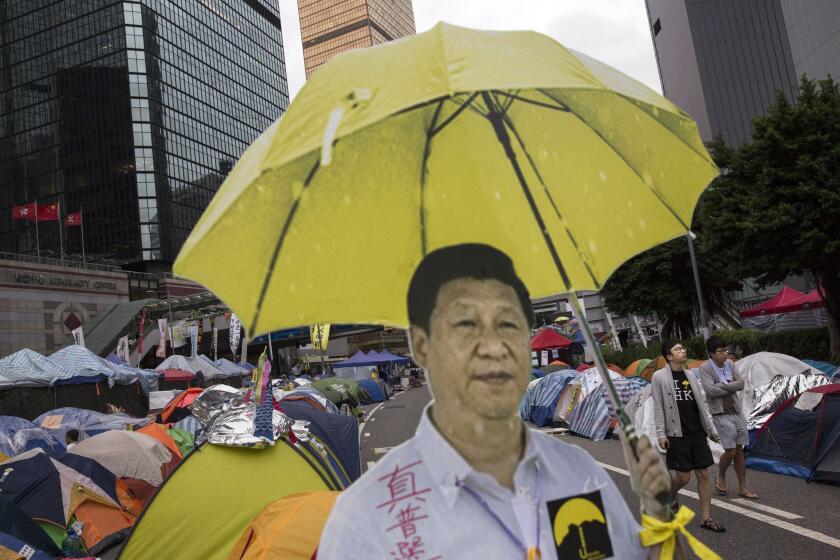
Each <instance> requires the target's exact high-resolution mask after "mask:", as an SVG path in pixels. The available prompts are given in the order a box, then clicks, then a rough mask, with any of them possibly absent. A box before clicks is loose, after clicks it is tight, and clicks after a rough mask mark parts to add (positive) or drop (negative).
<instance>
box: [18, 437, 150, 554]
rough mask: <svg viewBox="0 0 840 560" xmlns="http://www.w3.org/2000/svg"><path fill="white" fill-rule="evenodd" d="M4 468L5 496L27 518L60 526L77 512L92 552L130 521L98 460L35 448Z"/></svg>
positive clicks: (122, 531) (109, 541)
mask: <svg viewBox="0 0 840 560" xmlns="http://www.w3.org/2000/svg"><path fill="white" fill-rule="evenodd" d="M3 467H4V481H3V495H4V496H5V497H7V498H10V499H11V500H12V501H14V502H15V503H16V504H17V506H18V507H19V508H20V509H21V510H22V511H23V512H24V513H26V514H27V515H28V516H29V517H31V518H33V519H36V520H39V521H43V522H45V523H48V524H51V525H52V526H54V527H59V528H61V529H64V530H66V528H67V526H68V525H69V524H70V522H71V520H72V518H73V517H75V518H76V519H77V520H79V521H81V522H82V523H83V525H84V526H83V530H82V540H83V541H84V543H85V547H86V548H87V549H88V550H89V551H90V552H91V553H92V554H98V553H99V552H101V551H102V550H104V549H105V548H108V547H109V546H111V545H112V544H114V543H116V542H119V541H120V540H122V538H123V537H124V535H125V532H126V530H127V529H128V528H129V527H131V525H132V524H133V522H134V519H133V517H132V516H130V515H129V514H127V513H125V512H124V511H123V509H122V505H121V504H120V502H119V498H118V496H117V481H116V477H115V476H114V474H113V473H111V472H110V471H108V470H107V469H106V468H105V467H103V466H102V465H100V464H98V463H97V462H96V461H93V460H91V459H88V458H86V457H81V456H78V455H73V454H70V453H61V454H56V455H53V456H47V454H46V453H44V451H43V450H41V449H34V450H32V451H27V452H26V453H23V454H21V455H18V456H17V457H13V458H12V459H10V460H9V461H7V462H5V463H3Z"/></svg>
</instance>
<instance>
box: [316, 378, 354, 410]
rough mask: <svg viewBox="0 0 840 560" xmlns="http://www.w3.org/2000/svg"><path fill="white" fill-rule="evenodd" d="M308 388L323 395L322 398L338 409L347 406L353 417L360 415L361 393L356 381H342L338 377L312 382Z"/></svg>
mask: <svg viewBox="0 0 840 560" xmlns="http://www.w3.org/2000/svg"><path fill="white" fill-rule="evenodd" d="M310 387H312V388H313V389H317V390H318V391H320V392H321V393H323V394H324V396H326V397H327V398H328V399H329V400H330V401H332V402H333V404H335V405H336V406H337V407H339V408H340V407H341V405H344V404H346V405H348V406H349V407H350V409H351V411H352V413H353V416H358V415H359V414H360V413H361V409H360V408H359V403H360V402H361V393H360V390H359V384H358V383H357V382H356V381H351V380H349V379H342V378H340V377H326V378H324V379H319V380H317V381H313V382H312V385H310Z"/></svg>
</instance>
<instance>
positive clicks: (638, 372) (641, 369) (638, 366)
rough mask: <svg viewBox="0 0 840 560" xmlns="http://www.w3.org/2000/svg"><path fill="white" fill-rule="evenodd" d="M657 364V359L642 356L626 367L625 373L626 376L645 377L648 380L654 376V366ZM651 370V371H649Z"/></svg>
mask: <svg viewBox="0 0 840 560" xmlns="http://www.w3.org/2000/svg"><path fill="white" fill-rule="evenodd" d="M655 366H656V360H651V359H649V358H642V359H640V360H636V361H635V362H633V363H631V364H630V365H629V366H627V367H626V368H624V375H625V376H626V377H633V376H634V375H635V376H638V377H644V378H645V379H647V380H648V381H650V378H651V377H652V376H653V372H654V367H655ZM648 370H649V372H648Z"/></svg>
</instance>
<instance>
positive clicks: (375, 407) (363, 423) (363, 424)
mask: <svg viewBox="0 0 840 560" xmlns="http://www.w3.org/2000/svg"><path fill="white" fill-rule="evenodd" d="M383 404H385V402H384V401H383V402H381V403H379V404H378V405H376V406H374V407H373V409H372V410H371V411H370V414H368V415H367V418H368V420H366V421H364V422H362V423H361V424H359V439H361V437H362V432H363V431H364V430H365V424H367V423H368V422H369V421H370V419H372V418H373V413H374V412H376V411H377V410H379V407H380V406H382V405H383Z"/></svg>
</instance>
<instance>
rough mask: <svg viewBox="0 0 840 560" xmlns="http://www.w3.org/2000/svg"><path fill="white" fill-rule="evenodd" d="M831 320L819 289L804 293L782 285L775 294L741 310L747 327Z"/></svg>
mask: <svg viewBox="0 0 840 560" xmlns="http://www.w3.org/2000/svg"><path fill="white" fill-rule="evenodd" d="M827 321H828V315H827V314H826V311H825V302H824V301H823V299H822V297H821V296H820V294H819V292H818V291H817V290H812V291H810V292H808V293H805V294H804V293H802V292H800V291H798V290H794V289H793V288H790V287H788V286H782V289H781V290H779V291H778V292H777V293H776V295H775V296H773V297H772V298H770V299H769V300H767V301H765V302H764V303H761V304H758V305H756V306H754V307H751V308H749V309H746V310H744V311H742V312H741V326H743V327H744V328H746V329H760V330H783V329H803V328H808V327H819V326H823V325H825V324H826V323H827Z"/></svg>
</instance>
